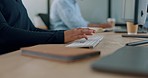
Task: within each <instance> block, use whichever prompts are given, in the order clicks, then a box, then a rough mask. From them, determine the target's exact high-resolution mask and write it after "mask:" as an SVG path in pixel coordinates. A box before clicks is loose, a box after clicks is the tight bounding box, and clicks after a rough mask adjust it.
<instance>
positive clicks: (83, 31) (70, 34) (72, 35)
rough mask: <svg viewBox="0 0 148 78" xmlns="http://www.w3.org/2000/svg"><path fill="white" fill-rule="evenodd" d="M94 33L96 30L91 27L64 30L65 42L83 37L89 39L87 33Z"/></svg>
mask: <svg viewBox="0 0 148 78" xmlns="http://www.w3.org/2000/svg"><path fill="white" fill-rule="evenodd" d="M93 33H95V30H92V29H89V28H76V29H72V30H67V31H65V32H64V42H65V43H67V42H71V41H74V40H77V39H81V38H85V39H87V35H92V34H93Z"/></svg>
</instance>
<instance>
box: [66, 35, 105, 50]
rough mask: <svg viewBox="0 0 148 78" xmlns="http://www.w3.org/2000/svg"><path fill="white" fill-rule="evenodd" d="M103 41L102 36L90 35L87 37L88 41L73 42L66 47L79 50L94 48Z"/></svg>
mask: <svg viewBox="0 0 148 78" xmlns="http://www.w3.org/2000/svg"><path fill="white" fill-rule="evenodd" d="M102 39H103V36H100V35H92V36H88V39H87V40H86V39H84V38H82V39H79V40H75V41H73V42H72V43H70V44H68V45H66V47H80V48H94V47H95V46H96V45H97V44H99V43H100V42H101V41H102Z"/></svg>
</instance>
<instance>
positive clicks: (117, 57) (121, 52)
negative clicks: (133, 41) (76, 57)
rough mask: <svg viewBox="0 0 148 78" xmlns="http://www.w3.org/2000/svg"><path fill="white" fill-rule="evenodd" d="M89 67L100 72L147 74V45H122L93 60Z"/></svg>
mask: <svg viewBox="0 0 148 78" xmlns="http://www.w3.org/2000/svg"><path fill="white" fill-rule="evenodd" d="M91 67H92V68H93V69H94V70H96V71H100V72H102V71H103V72H109V73H116V74H117V73H118V74H124V75H125V74H126V75H136V76H148V47H144V46H136V47H133V46H125V47H122V48H120V49H118V50H117V51H115V52H114V53H113V54H111V55H108V56H105V57H104V58H102V59H99V60H98V61H96V62H94V63H93V64H92V66H91ZM147 78H148V77H147Z"/></svg>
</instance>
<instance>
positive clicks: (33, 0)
mask: <svg viewBox="0 0 148 78" xmlns="http://www.w3.org/2000/svg"><path fill="white" fill-rule="evenodd" d="M22 1H23V3H24V5H25V7H26V9H27V11H28V14H29V17H30V19H31V20H32V21H33V20H34V18H35V17H36V15H37V14H38V13H47V0H22Z"/></svg>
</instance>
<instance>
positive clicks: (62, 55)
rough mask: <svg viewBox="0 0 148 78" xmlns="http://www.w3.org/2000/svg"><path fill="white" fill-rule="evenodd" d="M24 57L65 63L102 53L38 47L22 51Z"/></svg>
mask: <svg viewBox="0 0 148 78" xmlns="http://www.w3.org/2000/svg"><path fill="white" fill-rule="evenodd" d="M21 51H22V55H25V56H31V57H37V58H43V59H49V60H57V61H63V62H71V61H77V60H80V59H86V58H91V57H94V56H98V55H100V51H95V50H92V49H82V48H67V47H64V46H58V45H37V46H32V47H25V48H22V49H21Z"/></svg>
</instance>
